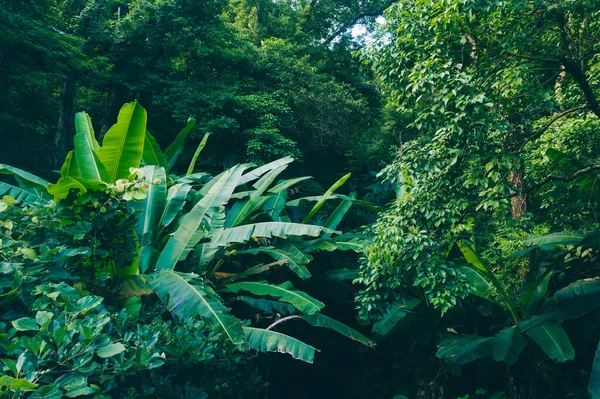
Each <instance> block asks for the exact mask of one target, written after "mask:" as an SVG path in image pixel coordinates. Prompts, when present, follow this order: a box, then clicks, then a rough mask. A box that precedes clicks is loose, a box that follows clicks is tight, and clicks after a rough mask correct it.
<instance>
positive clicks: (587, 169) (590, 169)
mask: <svg viewBox="0 0 600 399" xmlns="http://www.w3.org/2000/svg"><path fill="white" fill-rule="evenodd" d="M596 170H600V165H590V166H587V167H585V168H583V169H580V170H578V171H577V172H575V173H573V174H572V175H571V176H569V177H562V176H548V177H547V178H545V179H544V180H542V181H541V182H539V183H537V184H536V185H534V186H532V187H531V188H530V190H531V189H538V188H540V187H542V186H545V185H546V184H548V183H550V182H551V181H555V180H556V181H562V182H565V183H568V182H571V181H573V180H575V179H577V178H578V177H581V176H584V175H587V174H588V173H592V172H594V171H596Z"/></svg>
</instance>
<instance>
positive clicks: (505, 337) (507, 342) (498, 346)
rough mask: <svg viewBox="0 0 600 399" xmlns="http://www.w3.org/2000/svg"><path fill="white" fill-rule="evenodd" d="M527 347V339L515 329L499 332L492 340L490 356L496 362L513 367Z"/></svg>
mask: <svg viewBox="0 0 600 399" xmlns="http://www.w3.org/2000/svg"><path fill="white" fill-rule="evenodd" d="M525 346H527V338H525V336H524V335H523V334H521V332H520V331H519V330H518V329H517V328H516V327H510V328H506V329H504V330H502V331H500V332H499V333H498V334H496V336H495V337H494V339H493V349H492V355H493V357H494V360H496V361H497V362H506V363H508V364H510V365H513V364H515V363H516V362H517V360H519V356H521V353H522V352H523V349H525Z"/></svg>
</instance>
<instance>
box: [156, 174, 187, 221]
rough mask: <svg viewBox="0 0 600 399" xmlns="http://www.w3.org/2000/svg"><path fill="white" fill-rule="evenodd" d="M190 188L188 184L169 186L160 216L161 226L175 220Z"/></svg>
mask: <svg viewBox="0 0 600 399" xmlns="http://www.w3.org/2000/svg"><path fill="white" fill-rule="evenodd" d="M191 188H192V186H190V185H189V184H175V185H174V186H171V187H169V191H168V192H167V203H166V205H165V210H164V212H163V214H162V216H161V218H160V225H161V226H163V227H166V226H168V225H170V224H171V222H172V221H173V220H175V218H176V217H177V215H178V214H179V212H180V211H181V208H183V204H184V203H185V199H186V198H187V195H188V193H189V192H190V189H191Z"/></svg>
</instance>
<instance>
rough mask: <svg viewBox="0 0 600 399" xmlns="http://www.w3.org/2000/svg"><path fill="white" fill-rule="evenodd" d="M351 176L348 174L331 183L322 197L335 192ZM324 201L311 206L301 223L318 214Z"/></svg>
mask: <svg viewBox="0 0 600 399" xmlns="http://www.w3.org/2000/svg"><path fill="white" fill-rule="evenodd" d="M351 175H352V174H351V173H348V174H347V175H345V176H342V177H341V178H340V179H339V180H338V181H336V182H335V183H333V185H332V186H331V187H329V188H328V189H327V191H325V194H323V195H324V196H329V195H331V194H333V193H334V192H335V190H337V189H338V188H340V187H341V186H342V185H343V184H344V183H346V180H348V179H349V178H350V176H351ZM325 201H326V200H325V199H322V200H319V201H318V202H317V203H316V204H315V206H313V208H312V209H311V210H310V212H308V215H306V217H305V218H304V220H303V221H302V223H308V222H309V221H310V219H311V218H312V217H313V216H314V215H315V214H316V213H317V212H319V209H321V207H322V206H323V205H324V204H325Z"/></svg>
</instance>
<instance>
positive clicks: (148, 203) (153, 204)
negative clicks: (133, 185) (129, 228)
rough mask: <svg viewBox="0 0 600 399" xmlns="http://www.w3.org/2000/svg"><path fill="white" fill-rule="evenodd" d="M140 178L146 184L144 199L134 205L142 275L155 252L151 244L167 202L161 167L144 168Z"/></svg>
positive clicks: (165, 184)
mask: <svg viewBox="0 0 600 399" xmlns="http://www.w3.org/2000/svg"><path fill="white" fill-rule="evenodd" d="M141 177H142V178H143V179H145V181H147V182H148V188H147V189H146V198H144V200H143V201H141V202H138V203H136V205H137V206H138V209H139V213H138V223H137V226H136V232H137V234H138V235H139V236H140V237H141V238H142V245H141V248H140V264H139V269H140V271H141V272H142V273H144V272H146V271H147V270H148V269H149V268H150V263H151V261H152V259H153V255H154V252H155V251H156V250H155V248H154V247H153V245H152V244H153V241H154V237H155V235H157V234H158V231H159V224H160V219H161V217H162V216H163V214H164V210H165V206H166V202H167V176H166V173H165V170H164V169H163V168H161V167H156V166H144V168H143V170H142V172H141Z"/></svg>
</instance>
